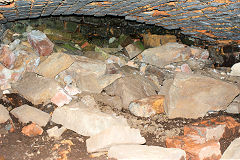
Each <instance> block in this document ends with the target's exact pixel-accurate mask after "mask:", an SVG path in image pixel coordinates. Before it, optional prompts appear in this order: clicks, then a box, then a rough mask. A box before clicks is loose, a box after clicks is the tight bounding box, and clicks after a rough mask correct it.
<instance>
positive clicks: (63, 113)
mask: <svg viewBox="0 0 240 160" xmlns="http://www.w3.org/2000/svg"><path fill="white" fill-rule="evenodd" d="M52 121H53V122H54V123H57V124H61V125H63V126H64V127H65V128H67V129H70V130H73V131H74V132H77V133H78V134H80V135H83V136H93V135H96V134H98V133H100V132H101V131H103V130H105V129H107V128H109V127H112V126H128V123H127V120H126V119H125V118H123V117H116V116H114V115H111V114H106V113H103V112H101V111H100V110H99V109H97V108H94V107H88V106H86V105H85V104H83V103H82V102H78V103H73V104H71V105H65V106H63V107H58V108H57V109H55V110H54V112H53V114H52Z"/></svg>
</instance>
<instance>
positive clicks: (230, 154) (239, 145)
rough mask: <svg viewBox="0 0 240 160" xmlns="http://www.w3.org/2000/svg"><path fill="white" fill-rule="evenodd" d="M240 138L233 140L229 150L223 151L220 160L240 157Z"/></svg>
mask: <svg viewBox="0 0 240 160" xmlns="http://www.w3.org/2000/svg"><path fill="white" fill-rule="evenodd" d="M239 150H240V138H237V139H235V140H234V141H232V143H231V144H230V146H229V147H228V148H227V150H226V151H225V152H224V153H223V155H222V157H221V159H220V160H230V159H240V154H239Z"/></svg>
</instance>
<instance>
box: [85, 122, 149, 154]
mask: <svg viewBox="0 0 240 160" xmlns="http://www.w3.org/2000/svg"><path fill="white" fill-rule="evenodd" d="M145 142H146V140H145V138H144V137H142V136H141V134H140V130H139V129H134V128H130V127H129V126H113V127H111V128H108V129H106V130H104V131H102V132H101V133H99V134H97V135H94V136H92V137H90V138H89V139H87V140H86V145H87V151H88V152H96V151H104V150H105V151H106V150H108V149H109V148H110V147H111V146H113V145H120V144H144V143H145Z"/></svg>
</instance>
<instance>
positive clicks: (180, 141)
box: [166, 136, 221, 160]
mask: <svg viewBox="0 0 240 160" xmlns="http://www.w3.org/2000/svg"><path fill="white" fill-rule="evenodd" d="M166 146H167V147H168V148H180V149H183V150H184V151H185V152H186V154H187V158H186V159H198V160H204V159H210V160H215V159H219V158H220V157H221V150H220V143H219V142H218V141H214V140H211V141H207V142H206V141H205V140H202V139H201V138H200V137H199V138H196V136H193V137H192V136H178V137H174V138H173V139H172V138H167V139H166Z"/></svg>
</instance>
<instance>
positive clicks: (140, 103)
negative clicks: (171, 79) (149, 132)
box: [129, 95, 164, 117]
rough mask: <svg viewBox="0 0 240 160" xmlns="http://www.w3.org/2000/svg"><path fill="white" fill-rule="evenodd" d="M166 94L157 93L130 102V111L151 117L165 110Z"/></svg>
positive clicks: (137, 114)
mask: <svg viewBox="0 0 240 160" xmlns="http://www.w3.org/2000/svg"><path fill="white" fill-rule="evenodd" d="M163 105H164V96H162V95H155V96H149V97H146V98H142V99H139V100H135V101H133V102H131V103H130V104H129V110H130V112H131V113H132V114H133V115H135V116H140V117H150V116H151V115H154V114H159V113H163V112H164V107H163Z"/></svg>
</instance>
